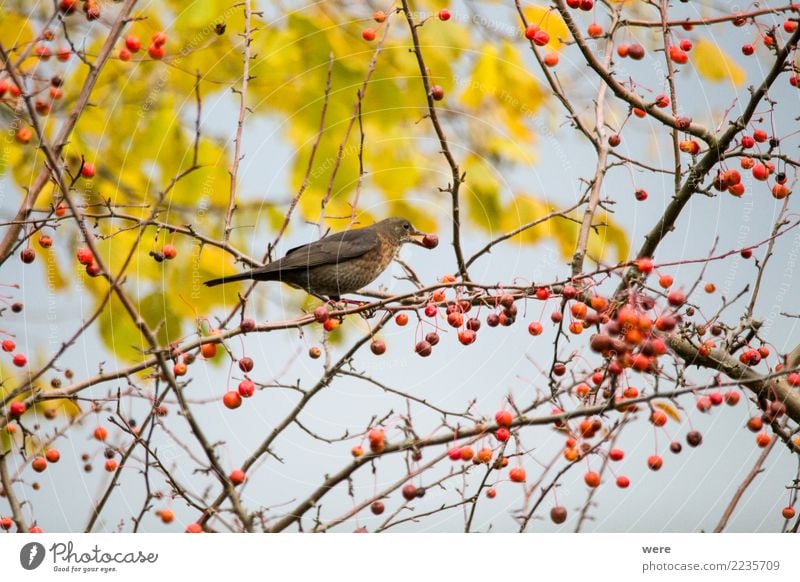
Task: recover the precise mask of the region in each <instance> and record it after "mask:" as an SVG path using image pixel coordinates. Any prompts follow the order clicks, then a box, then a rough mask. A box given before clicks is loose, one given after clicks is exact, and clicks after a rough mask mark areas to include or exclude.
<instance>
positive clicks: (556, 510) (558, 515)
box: [550, 505, 567, 525]
mask: <svg viewBox="0 0 800 582" xmlns="http://www.w3.org/2000/svg"><path fill="white" fill-rule="evenodd" d="M550 521H552V522H553V523H555V524H557V525H558V524H562V523H564V522H565V521H567V508H566V507H563V506H561V505H556V506H555V507H553V508H552V509H551V510H550Z"/></svg>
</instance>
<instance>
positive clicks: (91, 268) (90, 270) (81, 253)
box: [75, 247, 100, 277]
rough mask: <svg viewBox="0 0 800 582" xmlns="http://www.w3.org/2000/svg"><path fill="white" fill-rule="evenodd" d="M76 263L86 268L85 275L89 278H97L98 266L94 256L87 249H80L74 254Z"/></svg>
mask: <svg viewBox="0 0 800 582" xmlns="http://www.w3.org/2000/svg"><path fill="white" fill-rule="evenodd" d="M75 257H76V258H77V259H78V262H79V263H80V264H81V265H83V266H84V267H86V274H87V275H89V276H90V277H97V276H98V275H99V274H100V266H99V265H98V264H97V263H96V262H95V260H94V254H93V253H92V250H91V249H90V248H89V247H81V248H79V249H78V251H77V252H76V253H75Z"/></svg>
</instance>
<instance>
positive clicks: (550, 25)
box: [523, 5, 569, 50]
mask: <svg viewBox="0 0 800 582" xmlns="http://www.w3.org/2000/svg"><path fill="white" fill-rule="evenodd" d="M523 12H524V13H525V18H526V19H527V21H528V24H529V25H530V24H535V25H536V26H538V27H539V28H541V29H542V30H544V31H545V32H546V33H547V34H549V35H550V42H548V43H547V44H546V45H545V47H544V48H546V49H549V50H561V49H562V48H563V47H564V43H562V42H561V40H560V39H563V40H567V39H568V38H569V29H568V28H567V25H566V23H565V22H564V20H563V19H562V18H561V16H559V14H558V12H556V11H555V10H552V9H548V8H545V7H544V6H536V5H534V6H528V7H526V8H525V9H524V10H523Z"/></svg>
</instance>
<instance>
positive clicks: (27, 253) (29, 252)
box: [19, 247, 36, 265]
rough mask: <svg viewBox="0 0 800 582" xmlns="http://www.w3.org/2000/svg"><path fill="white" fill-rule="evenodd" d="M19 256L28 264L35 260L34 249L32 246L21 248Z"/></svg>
mask: <svg viewBox="0 0 800 582" xmlns="http://www.w3.org/2000/svg"><path fill="white" fill-rule="evenodd" d="M19 258H20V260H21V261H22V262H23V263H25V264H26V265H29V264H31V263H32V262H33V261H34V260H36V251H34V250H33V248H32V247H25V248H24V249H22V252H20V254H19Z"/></svg>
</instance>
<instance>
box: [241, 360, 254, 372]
mask: <svg viewBox="0 0 800 582" xmlns="http://www.w3.org/2000/svg"><path fill="white" fill-rule="evenodd" d="M254 365H255V364H254V363H253V358H250V357H248V356H245V357H243V358H239V369H240V370H241V371H242V372H244V373H247V372H250V371H252V370H253V366H254Z"/></svg>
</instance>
